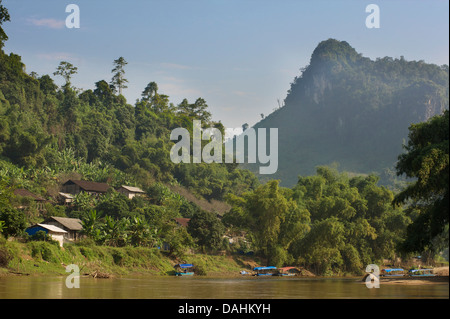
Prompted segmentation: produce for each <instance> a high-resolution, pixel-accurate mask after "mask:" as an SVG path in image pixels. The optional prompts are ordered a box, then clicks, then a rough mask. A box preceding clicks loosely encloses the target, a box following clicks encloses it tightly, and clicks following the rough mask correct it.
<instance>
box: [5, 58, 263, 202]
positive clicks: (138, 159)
mask: <svg viewBox="0 0 450 319" xmlns="http://www.w3.org/2000/svg"><path fill="white" fill-rule="evenodd" d="M122 59H123V58H122ZM121 61H122V62H123V60H121V59H117V60H116V61H114V63H115V64H117V63H121ZM112 62H113V61H112ZM125 63H126V62H125ZM112 64H113V63H112ZM116 66H117V65H116ZM48 71H49V73H50V74H52V75H54V76H62V77H63V78H64V79H65V81H66V83H65V84H64V85H63V86H62V87H58V86H57V85H56V84H55V83H54V80H53V76H50V75H48V74H44V75H38V74H35V73H34V72H29V74H27V73H26V72H25V65H24V64H23V63H22V61H21V57H20V56H19V55H17V54H14V53H11V54H9V55H7V54H5V53H4V51H3V50H0V181H2V180H3V179H6V180H7V184H8V185H9V186H12V187H16V188H26V189H28V190H31V191H33V192H35V193H37V194H40V195H42V196H44V197H46V198H48V197H49V196H50V197H51V196H54V195H57V190H58V187H59V186H60V185H61V183H62V182H64V181H65V180H67V179H68V178H75V179H85V180H89V181H94V182H107V183H109V184H110V185H111V186H113V187H118V186H120V185H135V186H139V187H142V188H143V189H144V190H145V191H147V193H150V194H151V192H152V190H151V189H149V188H152V187H154V186H155V183H158V182H159V183H161V184H166V185H169V184H171V185H174V186H175V187H178V188H180V187H179V186H180V185H182V186H183V187H184V191H186V190H188V191H189V192H191V193H192V194H194V195H196V196H199V197H200V198H201V199H202V198H203V199H206V200H213V199H214V200H219V201H222V200H223V196H224V195H225V194H227V193H229V192H232V193H236V194H239V193H241V192H243V191H246V190H250V189H253V188H254V187H255V186H256V184H257V182H258V181H257V179H256V177H255V176H254V175H253V174H252V173H251V172H249V171H245V170H242V169H239V168H238V167H237V165H235V164H223V165H222V164H216V163H213V164H204V163H201V164H198V165H190V164H179V165H175V164H174V163H172V161H171V160H170V154H169V152H170V149H171V147H172V145H173V142H172V141H170V132H171V130H173V129H174V128H177V127H185V128H188V129H190V130H192V120H193V119H201V120H202V123H203V124H204V125H205V126H213V127H217V128H219V129H220V130H222V131H223V129H224V127H223V125H222V124H221V123H220V122H214V121H212V119H211V114H210V113H209V111H208V105H207V103H206V101H205V100H204V99H203V98H201V97H199V98H198V99H197V100H196V101H192V102H190V101H187V100H186V99H184V100H183V101H181V103H179V104H174V103H171V102H170V101H169V96H167V95H165V94H162V93H161V92H160V91H159V90H158V85H157V84H156V83H155V82H149V84H148V85H147V86H146V87H145V88H142V97H141V98H140V99H138V100H137V101H136V103H135V104H134V105H131V104H129V103H128V102H127V101H126V100H125V98H124V97H123V95H121V94H120V93H119V90H118V87H117V83H113V81H111V82H110V81H108V79H107V80H104V79H103V80H99V81H98V82H96V83H95V88H94V89H87V90H82V89H79V88H75V87H73V86H72V85H71V82H70V80H71V79H72V78H73V77H76V76H77V74H76V73H77V69H76V66H74V65H72V64H70V63H69V62H67V61H62V62H61V63H60V65H59V67H58V68H57V69H56V72H54V73H53V71H55V70H48Z"/></svg>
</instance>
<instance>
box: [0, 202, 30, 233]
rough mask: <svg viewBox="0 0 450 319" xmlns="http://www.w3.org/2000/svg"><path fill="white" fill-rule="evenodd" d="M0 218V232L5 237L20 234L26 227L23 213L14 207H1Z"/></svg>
mask: <svg viewBox="0 0 450 319" xmlns="http://www.w3.org/2000/svg"><path fill="white" fill-rule="evenodd" d="M0 220H1V221H3V227H2V228H3V229H2V234H3V236H4V237H5V238H8V237H9V236H18V235H21V234H22V232H23V231H24V230H25V228H26V227H27V219H26V217H25V213H24V212H23V211H21V210H17V209H14V208H10V207H6V208H3V209H1V210H0Z"/></svg>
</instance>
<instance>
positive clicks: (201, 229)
mask: <svg viewBox="0 0 450 319" xmlns="http://www.w3.org/2000/svg"><path fill="white" fill-rule="evenodd" d="M187 230H188V232H189V233H190V234H191V235H192V237H194V238H196V239H197V240H198V244H199V245H200V246H203V247H205V248H208V249H213V250H214V249H220V248H222V247H221V245H222V243H223V241H222V237H223V234H224V232H225V227H224V226H223V224H222V222H221V221H220V220H219V219H218V218H217V216H216V215H215V214H213V213H211V212H205V211H198V212H196V213H195V214H194V216H193V217H192V218H191V220H190V221H189V224H188V228H187Z"/></svg>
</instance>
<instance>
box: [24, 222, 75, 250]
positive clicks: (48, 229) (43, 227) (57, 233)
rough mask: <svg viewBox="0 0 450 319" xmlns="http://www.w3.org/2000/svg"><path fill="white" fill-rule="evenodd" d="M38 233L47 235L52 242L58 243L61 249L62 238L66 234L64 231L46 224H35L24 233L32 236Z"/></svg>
mask: <svg viewBox="0 0 450 319" xmlns="http://www.w3.org/2000/svg"><path fill="white" fill-rule="evenodd" d="M38 231H43V232H45V233H46V234H47V235H49V236H50V237H51V238H52V239H53V240H55V241H57V242H59V246H60V247H62V246H63V243H64V237H65V235H66V234H67V232H66V231H65V230H64V229H61V228H59V227H57V226H54V225H47V224H36V225H33V226H31V227H28V228H27V229H26V230H25V232H26V233H27V234H28V235H30V236H33V235H35V234H36V233H37V232H38Z"/></svg>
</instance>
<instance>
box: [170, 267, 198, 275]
mask: <svg viewBox="0 0 450 319" xmlns="http://www.w3.org/2000/svg"><path fill="white" fill-rule="evenodd" d="M174 268H175V276H193V275H194V270H193V268H194V265H193V264H176V265H175V266H174Z"/></svg>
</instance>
